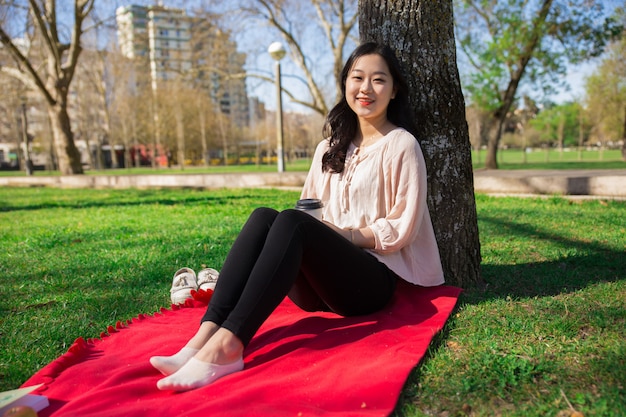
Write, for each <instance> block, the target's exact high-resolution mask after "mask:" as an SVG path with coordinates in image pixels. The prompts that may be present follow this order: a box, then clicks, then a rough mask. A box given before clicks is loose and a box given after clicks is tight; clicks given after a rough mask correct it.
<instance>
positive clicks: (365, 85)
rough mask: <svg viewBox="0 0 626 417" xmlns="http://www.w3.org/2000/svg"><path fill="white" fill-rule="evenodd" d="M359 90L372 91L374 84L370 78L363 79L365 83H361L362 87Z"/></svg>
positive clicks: (363, 91) (362, 91)
mask: <svg viewBox="0 0 626 417" xmlns="http://www.w3.org/2000/svg"><path fill="white" fill-rule="evenodd" d="M359 90H360V91H361V93H370V92H371V91H372V84H371V83H370V80H363V83H361V88H359Z"/></svg>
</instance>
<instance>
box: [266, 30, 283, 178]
mask: <svg viewBox="0 0 626 417" xmlns="http://www.w3.org/2000/svg"><path fill="white" fill-rule="evenodd" d="M267 52H268V53H269V54H270V56H271V57H272V58H273V59H274V60H275V61H276V137H277V142H278V144H277V149H276V153H277V154H278V172H285V151H284V147H283V143H284V138H283V100H282V91H281V86H280V60H281V59H283V58H284V57H285V54H286V53H287V51H286V50H285V47H284V46H283V44H282V43H280V42H274V43H273V44H271V45H270V46H269V48H267Z"/></svg>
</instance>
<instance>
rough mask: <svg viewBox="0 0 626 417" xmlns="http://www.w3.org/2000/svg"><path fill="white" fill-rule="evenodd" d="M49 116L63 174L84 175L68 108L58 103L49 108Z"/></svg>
mask: <svg viewBox="0 0 626 417" xmlns="http://www.w3.org/2000/svg"><path fill="white" fill-rule="evenodd" d="M48 115H49V116H50V127H51V128H52V137H53V139H54V147H55V150H56V155H57V158H58V164H59V170H60V171H61V174H62V175H73V174H82V173H83V166H82V163H81V160H80V152H79V151H78V148H76V144H75V143H74V134H73V133H72V128H71V125H70V118H69V115H68V114H67V108H66V107H65V106H62V105H60V104H58V103H57V104H56V105H50V106H48Z"/></svg>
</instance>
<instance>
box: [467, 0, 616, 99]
mask: <svg viewBox="0 0 626 417" xmlns="http://www.w3.org/2000/svg"><path fill="white" fill-rule="evenodd" d="M603 3H604V2H602V1H593V0H561V1H559V0H542V1H536V0H499V1H498V0H455V7H456V31H457V39H458V43H459V48H460V50H461V52H462V56H463V57H465V58H466V60H467V64H468V68H466V70H467V73H466V75H465V80H464V84H465V89H466V91H467V92H468V93H469V95H470V97H469V99H470V101H471V102H473V103H474V104H476V105H478V106H479V107H480V108H482V109H485V110H488V111H493V110H496V109H498V108H500V107H501V106H502V104H503V101H504V99H505V94H506V92H507V90H508V93H509V94H510V93H511V92H515V91H516V90H517V88H518V87H520V86H522V85H526V86H532V87H533V88H532V92H534V93H535V94H537V93H544V94H550V93H552V92H554V89H555V87H557V86H559V85H561V84H562V81H561V80H562V77H563V75H564V74H565V72H566V70H567V65H568V64H576V63H579V62H581V61H584V60H586V59H589V58H592V57H596V56H598V55H600V54H601V53H602V52H603V50H604V47H605V45H606V43H607V42H608V41H609V40H610V39H613V38H614V37H616V36H617V35H618V34H620V33H621V30H622V27H621V25H620V24H619V23H618V22H616V21H615V20H614V19H613V18H611V17H607V16H606V12H607V11H606V7H605V6H604V5H603ZM532 92H531V94H532Z"/></svg>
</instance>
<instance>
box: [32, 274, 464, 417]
mask: <svg viewBox="0 0 626 417" xmlns="http://www.w3.org/2000/svg"><path fill="white" fill-rule="evenodd" d="M459 293H460V289H458V288H454V287H449V286H441V287H435V288H419V287H414V286H411V285H408V284H402V285H399V286H398V290H397V292H396V296H395V299H394V301H393V303H392V304H391V305H390V306H389V307H388V308H387V309H385V310H383V311H381V312H378V313H376V314H372V315H369V316H362V317H351V318H344V317H341V316H338V315H335V314H332V313H306V312H303V311H301V310H300V309H298V308H297V307H296V306H295V305H294V304H293V303H291V302H290V301H289V300H288V299H285V300H284V301H283V302H282V304H281V305H280V306H279V307H278V308H277V309H276V311H275V312H274V313H273V314H272V315H271V316H270V318H269V319H268V320H267V321H266V323H265V324H264V325H263V326H262V327H261V329H259V331H258V333H257V335H256V336H255V337H254V338H253V340H252V341H251V343H250V345H249V346H248V347H247V349H246V352H245V355H244V360H245V367H244V370H243V371H241V372H237V373H235V374H232V375H228V376H226V377H224V378H222V379H220V380H218V381H216V382H215V383H213V384H211V385H209V386H207V387H204V388H200V389H197V390H193V391H188V392H183V393H173V392H164V391H159V390H158V389H157V388H156V382H157V380H159V379H160V378H162V375H161V374H160V373H159V372H157V371H156V370H155V369H154V368H152V366H150V364H149V363H148V358H149V357H150V356H153V355H168V354H173V353H175V352H176V351H177V350H178V349H179V348H180V347H181V346H182V345H183V344H184V343H185V342H186V341H187V340H188V339H189V337H190V336H191V335H192V334H193V333H194V332H195V330H196V328H197V326H198V323H199V320H200V317H201V316H202V314H203V312H204V307H205V304H204V303H203V302H201V301H198V300H188V301H187V303H186V305H184V306H183V307H175V306H173V307H172V309H170V310H165V309H163V310H162V311H161V312H160V313H157V314H155V315H153V316H144V315H141V316H139V317H138V318H136V319H133V320H131V321H129V322H127V323H125V324H122V323H119V322H118V323H117V325H116V326H115V327H112V326H111V327H109V329H107V332H108V333H103V334H102V338H101V339H93V340H88V341H85V340H83V339H78V340H76V342H74V344H73V345H72V347H71V348H70V349H69V351H68V352H67V353H65V354H64V355H62V356H61V357H59V358H58V359H56V360H55V361H53V362H52V363H50V364H48V365H47V366H46V367H44V368H42V369H41V370H40V371H39V372H37V373H36V374H35V375H33V376H32V377H31V378H30V379H29V380H28V381H27V382H26V383H24V385H23V386H30V385H35V384H40V383H43V384H45V385H44V386H43V387H41V388H40V389H39V390H37V391H35V392H34V393H35V394H42V395H46V396H47V397H48V398H49V400H50V406H49V407H47V408H46V409H44V410H42V411H41V412H40V413H39V416H40V417H46V416H77V417H78V416H80V417H96V416H102V417H105V416H106V417H110V416H123V417H132V416H137V417H152V416H158V417H161V416H212V417H218V416H228V417H233V416H245V417H254V416H271V417H281V416H290V417H296V416H341V417H346V416H387V415H389V414H390V413H391V412H392V411H393V409H394V407H395V404H396V402H397V400H398V397H399V395H400V392H401V390H402V388H403V386H404V383H405V382H406V379H407V377H408V375H409V373H410V372H411V370H412V369H413V368H414V367H415V366H416V365H417V364H418V363H419V361H420V360H421V358H422V357H423V355H424V353H425V352H426V349H427V347H428V345H429V343H430V342H431V340H432V337H433V336H434V335H435V334H436V333H437V332H438V331H439V330H441V328H442V327H443V325H444V323H445V322H446V320H447V319H448V316H449V315H450V313H451V311H452V309H453V308H454V306H455V304H456V301H457V298H458V295H459Z"/></svg>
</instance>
